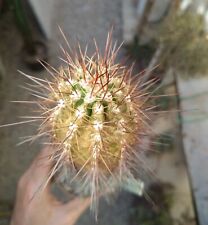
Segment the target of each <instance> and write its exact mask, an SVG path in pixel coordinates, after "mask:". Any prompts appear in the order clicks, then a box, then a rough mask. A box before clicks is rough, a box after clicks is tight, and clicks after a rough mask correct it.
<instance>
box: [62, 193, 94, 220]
mask: <svg viewBox="0 0 208 225" xmlns="http://www.w3.org/2000/svg"><path fill="white" fill-rule="evenodd" d="M90 203H91V198H90V197H88V198H79V197H76V198H75V199H73V200H72V201H70V202H68V203H66V204H64V205H62V206H61V208H60V210H61V211H62V212H63V213H64V214H65V215H67V218H66V219H67V223H68V224H74V223H75V222H76V221H77V219H78V218H79V217H80V215H81V214H82V213H83V212H84V211H85V210H86V209H87V208H88V207H89V205H90Z"/></svg>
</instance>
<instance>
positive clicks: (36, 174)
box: [26, 147, 53, 189]
mask: <svg viewBox="0 0 208 225" xmlns="http://www.w3.org/2000/svg"><path fill="white" fill-rule="evenodd" d="M52 154H53V149H52V148H49V147H46V148H44V149H42V150H41V151H40V153H39V154H38V155H37V156H36V158H35V159H34V160H33V162H32V164H31V166H30V168H29V169H28V170H27V171H26V176H27V178H28V179H30V180H32V181H33V184H34V185H35V186H36V187H37V188H43V187H44V188H43V189H45V188H46V187H47V186H48V184H49V180H48V178H49V176H50V171H51V169H52V166H53V162H52V160H51V155H52Z"/></svg>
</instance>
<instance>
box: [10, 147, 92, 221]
mask: <svg viewBox="0 0 208 225" xmlns="http://www.w3.org/2000/svg"><path fill="white" fill-rule="evenodd" d="M50 154H51V149H49V148H45V149H43V150H42V151H41V152H40V154H39V155H38V156H37V157H36V158H35V160H34V161H33V163H32V164H31V166H30V167H29V169H28V170H27V171H26V172H25V173H24V174H23V176H22V177H21V178H20V181H19V183H18V187H17V197H16V203H15V209H14V212H13V216H12V220H11V225H72V224H75V222H76V221H77V219H78V218H79V216H80V215H81V213H82V212H83V211H84V210H85V209H86V208H87V207H88V206H89V204H90V199H89V198H88V199H80V198H75V199H74V200H72V201H70V202H68V203H66V204H63V203H61V202H60V201H58V200H57V199H56V198H55V197H54V196H53V195H52V193H51V191H50V183H48V184H47V185H46V187H45V188H44V189H40V187H41V186H42V185H43V184H44V182H46V180H47V177H48V176H49V173H50V169H51V166H52V165H51V161H50V160H49V156H50Z"/></svg>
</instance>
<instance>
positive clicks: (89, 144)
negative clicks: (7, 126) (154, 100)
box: [15, 34, 152, 211]
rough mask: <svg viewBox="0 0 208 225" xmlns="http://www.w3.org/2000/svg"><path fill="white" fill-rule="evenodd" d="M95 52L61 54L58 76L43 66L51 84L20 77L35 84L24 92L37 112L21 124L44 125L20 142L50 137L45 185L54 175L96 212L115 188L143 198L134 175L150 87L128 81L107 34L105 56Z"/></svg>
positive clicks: (134, 79) (137, 79) (135, 80)
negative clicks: (86, 199)
mask: <svg viewBox="0 0 208 225" xmlns="http://www.w3.org/2000/svg"><path fill="white" fill-rule="evenodd" d="M95 47H96V50H95V54H94V55H93V56H92V57H88V56H87V55H86V52H82V51H81V48H80V47H79V48H78V49H79V50H78V52H76V53H74V54H73V55H70V54H69V53H68V52H67V51H66V50H65V49H63V48H62V50H63V53H64V55H65V59H64V61H65V62H66V65H65V66H62V67H61V68H59V69H58V70H56V69H55V68H53V67H51V66H50V65H46V64H44V63H42V65H43V66H45V68H46V69H47V70H48V72H49V74H50V75H51V78H52V79H50V80H47V79H45V80H44V79H40V78H37V77H33V76H29V75H26V74H24V73H22V74H23V75H24V76H26V77H27V78H29V79H30V80H32V81H33V82H34V84H35V85H32V88H33V89H31V85H29V87H27V89H29V90H30V91H31V93H32V95H33V96H35V97H37V100H35V101H33V102H34V103H35V104H38V106H39V108H40V111H41V112H38V115H37V116H35V117H29V118H30V120H29V121H23V122H20V123H21V124H22V123H27V122H29V123H30V122H36V121H37V120H40V121H42V123H41V125H40V127H39V129H38V134H37V135H35V136H32V137H30V138H29V139H26V140H24V141H23V142H27V141H31V140H35V139H36V138H39V137H42V136H48V137H49V139H50V140H49V142H48V143H49V145H52V146H53V148H54V150H55V152H54V151H53V152H52V155H51V159H52V160H53V161H54V167H53V169H52V170H51V173H50V175H49V177H48V181H49V180H50V179H51V178H52V177H53V176H54V175H55V174H57V177H58V180H59V182H62V183H63V184H64V185H65V187H67V188H69V189H70V190H73V191H74V192H76V193H77V194H80V195H91V198H92V206H93V208H94V210H95V211H96V210H97V203H98V196H99V195H101V194H102V195H103V194H105V193H106V194H107V193H111V192H113V191H115V190H117V189H119V188H125V189H127V190H130V191H132V192H134V193H137V194H141V191H142V189H143V182H142V181H141V180H140V177H138V176H137V170H138V167H139V166H141V165H140V164H142V160H141V155H142V153H143V151H144V143H143V142H144V141H143V140H144V138H145V137H146V134H147V131H148V129H149V125H148V121H149V117H148V115H147V113H148V111H149V110H150V109H151V107H149V106H148V105H147V100H148V99H149V98H150V96H149V94H148V93H147V89H148V87H149V86H151V85H152V82H151V81H148V82H146V83H145V84H144V83H142V79H140V78H141V76H140V75H135V76H132V68H133V67H130V68H127V67H126V66H123V65H121V64H118V63H115V58H116V55H117V52H118V50H119V48H117V47H116V45H113V44H112V41H111V34H108V38H107V42H106V48H105V52H104V55H103V56H102V54H100V53H99V50H98V48H97V44H96V43H95ZM40 114H41V116H40ZM15 124H16V123H15ZM139 163H140V164H139Z"/></svg>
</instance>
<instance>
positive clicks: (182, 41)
mask: <svg viewBox="0 0 208 225" xmlns="http://www.w3.org/2000/svg"><path fill="white" fill-rule="evenodd" d="M156 39H157V41H158V43H160V45H162V46H163V52H162V54H161V57H160V59H159V63H161V64H162V66H164V67H166V68H167V67H173V68H176V69H177V70H179V71H182V72H183V75H184V76H186V75H187V76H194V75H198V74H200V75H203V74H206V73H207V72H208V40H207V35H206V32H205V22H204V18H203V16H201V15H197V14H195V13H193V12H189V11H186V12H184V13H175V12H174V13H170V15H169V16H168V17H167V19H166V20H165V22H164V23H163V25H162V27H161V29H160V32H159V35H158V36H157V38H156Z"/></svg>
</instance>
